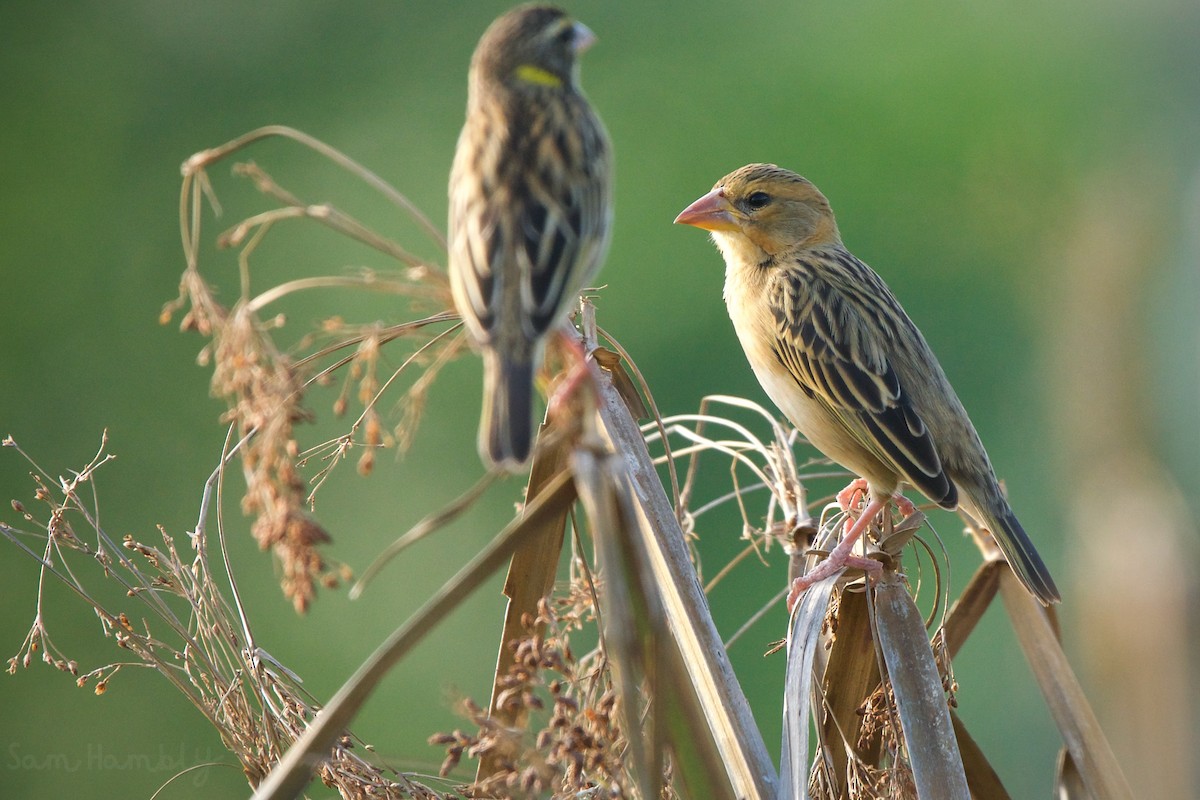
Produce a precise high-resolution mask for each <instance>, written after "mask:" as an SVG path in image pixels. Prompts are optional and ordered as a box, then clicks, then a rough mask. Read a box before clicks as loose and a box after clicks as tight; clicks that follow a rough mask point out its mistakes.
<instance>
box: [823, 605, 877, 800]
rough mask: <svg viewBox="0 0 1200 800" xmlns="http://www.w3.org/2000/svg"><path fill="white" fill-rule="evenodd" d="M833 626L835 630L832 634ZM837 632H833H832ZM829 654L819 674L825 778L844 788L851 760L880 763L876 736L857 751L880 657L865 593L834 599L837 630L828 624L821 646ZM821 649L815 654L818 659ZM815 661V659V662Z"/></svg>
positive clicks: (873, 689) (874, 688)
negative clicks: (820, 679)
mask: <svg viewBox="0 0 1200 800" xmlns="http://www.w3.org/2000/svg"><path fill="white" fill-rule="evenodd" d="M831 628H833V630H831ZM834 631H836V632H834ZM831 639H832V645H831V646H830V647H829V655H828V658H827V660H826V662H825V664H824V669H823V670H822V669H821V666H820V664H818V667H817V670H818V674H822V676H823V680H822V687H823V689H824V704H825V708H826V709H827V713H826V714H825V715H824V718H823V719H822V720H821V722H820V736H821V743H822V744H823V745H824V751H825V754H826V758H827V759H828V765H827V766H828V767H829V778H830V780H831V782H832V781H833V780H836V781H838V783H839V784H843V783H844V782H845V780H846V777H845V776H846V775H847V772H846V767H847V763H848V762H849V761H850V760H851V759H856V760H861V761H863V762H865V763H868V764H877V763H878V762H879V751H880V747H881V742H880V737H877V736H873V737H870V742H869V743H868V744H867V747H866V749H865V750H864V749H863V748H860V744H862V743H860V742H859V738H860V734H861V732H862V727H863V721H864V714H862V713H861V710H862V707H863V701H864V700H866V699H867V697H868V696H870V695H871V694H872V693H873V692H874V691H875V690H876V689H877V688H878V687H879V658H878V656H877V655H876V652H875V640H874V638H873V637H872V635H871V611H870V608H869V607H868V602H867V596H866V594H864V593H863V592H857V591H843V592H842V594H841V596H840V597H839V598H838V603H837V619H836V627H834V626H833V625H830V626H826V628H825V630H824V631H823V636H822V644H823V645H824V644H828V643H829V641H830V640H831ZM823 651H824V647H822V649H821V650H818V651H817V655H818V657H819V656H821V654H822V652H823ZM818 660H819V659H818Z"/></svg>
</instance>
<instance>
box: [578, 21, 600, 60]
mask: <svg viewBox="0 0 1200 800" xmlns="http://www.w3.org/2000/svg"><path fill="white" fill-rule="evenodd" d="M574 27H575V41H574V46H575V54H576V55H579V54H580V53H583V52H585V51H587V49H588V48H589V47H591V46H592V45H594V44H595V43H596V38H597V37H596V34H594V33H592V29H591V28H589V27H588V26H587V25H584V24H583V23H582V22H576V23H575V26H574Z"/></svg>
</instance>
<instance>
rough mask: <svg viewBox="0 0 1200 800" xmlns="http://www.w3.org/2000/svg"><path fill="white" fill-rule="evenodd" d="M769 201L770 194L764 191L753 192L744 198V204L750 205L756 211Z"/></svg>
mask: <svg viewBox="0 0 1200 800" xmlns="http://www.w3.org/2000/svg"><path fill="white" fill-rule="evenodd" d="M769 202H771V195H769V194H767V193H766V192H754V193H753V194H751V195H750V196H749V197H747V198H746V205H748V206H750V208H751V209H753V210H754V211H757V210H758V209H760V208H762V207H763V206H765V205H766V204H767V203H769Z"/></svg>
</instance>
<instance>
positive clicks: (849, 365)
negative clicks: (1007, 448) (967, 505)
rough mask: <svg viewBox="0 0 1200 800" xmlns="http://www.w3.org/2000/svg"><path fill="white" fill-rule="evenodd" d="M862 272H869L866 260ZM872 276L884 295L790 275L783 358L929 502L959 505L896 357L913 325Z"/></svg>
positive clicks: (778, 311)
mask: <svg viewBox="0 0 1200 800" xmlns="http://www.w3.org/2000/svg"><path fill="white" fill-rule="evenodd" d="M847 255H848V254H847ZM850 258H853V257H852V256H851V257H850ZM801 266H802V267H803V265H801ZM855 266H860V267H861V268H862V269H863V270H867V267H866V266H865V265H862V264H861V262H858V263H857V264H855ZM868 272H869V270H868ZM856 277H858V278H863V277H866V275H865V274H863V275H857V276H856ZM869 277H870V279H872V282H874V281H878V283H879V286H878V287H876V288H882V289H883V293H882V295H881V294H880V292H879V291H869V292H868V291H856V290H855V288H854V283H853V282H849V281H848V282H845V283H844V284H843V283H841V282H839V283H838V284H835V283H833V282H832V281H831V280H828V279H826V278H822V277H818V276H814V275H812V274H811V273H805V271H804V270H801V271H800V272H782V273H781V278H780V280H779V281H778V283H777V284H776V286H775V296H774V297H773V298H772V304H771V307H772V309H773V310H774V312H775V322H776V326H775V332H776V342H775V353H776V356H777V357H778V359H779V361H780V363H781V364H782V365H783V366H784V367H785V368H786V369H787V370H788V372H790V373H791V375H792V377H793V378H794V379H795V380H796V383H797V384H799V386H800V388H801V389H802V390H803V391H804V392H805V394H807V395H808V396H809V397H810V398H812V399H814V400H816V401H817V402H820V403H821V404H822V405H824V406H825V407H826V409H827V410H829V411H830V412H831V413H832V414H833V415H834V416H835V417H836V418H838V419H839V420H840V421H841V422H842V423H843V425H844V426H845V428H846V430H847V431H848V432H849V433H850V434H851V435H853V436H854V437H855V439H856V440H858V441H859V442H860V443H861V444H862V445H863V446H864V447H865V448H866V449H867V450H868V451H870V452H871V453H873V454H874V455H875V456H876V457H877V458H879V459H880V460H881V461H882V462H883V463H885V464H889V465H891V466H892V467H893V468H894V469H895V470H896V472H897V473H899V474H900V475H902V476H904V478H905V479H906V480H907V481H908V482H909V483H910V484H912V485H913V486H914V487H916V488H917V489H918V490H919V491H921V492H922V493H923V494H924V495H926V496H927V497H929V499H931V500H933V501H935V502H937V503H939V504H941V505H945V506H947V507H952V506H953V505H954V504H955V503H956V502H957V490H956V489H955V487H954V484H953V483H952V482H951V480H950V478H949V476H948V475H947V474H946V471H945V469H944V468H943V466H942V461H941V458H940V457H939V455H938V451H937V445H936V443H935V442H934V441H933V437H932V436H931V435H930V432H929V428H928V426H927V425H926V424H925V421H924V420H923V419H922V418H921V415H920V414H919V413H918V410H917V409H916V408H915V407H914V405H913V402H912V397H911V395H910V394H909V393H908V392H906V390H905V387H904V386H903V384H902V383H901V380H900V377H899V375H898V374H897V371H896V369H895V364H894V363H893V360H894V356H895V353H894V352H889V350H893V349H894V348H896V347H902V346H903V344H901V342H902V341H903V337H901V336H898V335H897V334H898V332H899V331H898V328H899V326H903V325H908V326H911V325H912V323H911V322H910V321H909V320H908V319H907V317H905V316H904V314H903V312H902V311H900V310H899V309H898V308H896V309H892V308H890V307H889V306H888V301H889V300H890V298H891V295H890V293H889V292H887V289H886V287H883V285H882V281H879V279H878V277H877V276H875V275H874V273H870V275H869ZM891 302H894V301H891Z"/></svg>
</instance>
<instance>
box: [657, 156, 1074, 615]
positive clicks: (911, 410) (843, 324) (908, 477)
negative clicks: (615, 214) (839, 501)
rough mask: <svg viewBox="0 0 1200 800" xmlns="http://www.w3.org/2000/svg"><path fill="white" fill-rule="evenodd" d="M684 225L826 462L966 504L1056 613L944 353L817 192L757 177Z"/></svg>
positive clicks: (752, 353)
mask: <svg viewBox="0 0 1200 800" xmlns="http://www.w3.org/2000/svg"><path fill="white" fill-rule="evenodd" d="M676 221H677V222H681V223H686V224H690V225H695V226H697V227H701V228H704V229H706V230H709V231H711V232H712V236H713V240H714V241H715V242H716V244H717V247H718V248H719V249H720V250H721V253H722V255H723V256H724V257H725V264H726V272H725V302H726V305H727V306H728V309H729V316H730V318H731V319H732V321H733V325H734V329H735V330H736V331H737V334H738V338H739V339H740V340H741V343H742V347H743V348H744V349H745V351H746V356H747V358H748V360H749V361H750V366H751V367H752V368H753V370H754V373H755V375H756V376H757V377H758V379H759V382H760V383H762V385H763V388H764V389H765V390H766V392H767V394H768V395H769V396H770V398H771V399H772V400H773V401H774V402H775V404H776V405H777V406H779V408H780V409H781V410H782V411H783V413H784V414H785V415H787V417H788V419H790V420H791V422H792V423H793V424H794V425H795V426H796V427H797V428H798V429H799V430H800V431H801V432H802V433H803V434H804V435H805V436H806V437H807V438H808V439H809V441H811V442H812V443H813V445H815V446H816V447H817V449H819V450H820V451H821V452H823V453H825V454H826V455H827V456H829V457H830V458H832V459H833V460H834V461H836V462H838V463H839V464H841V465H842V466H844V467H846V468H847V469H849V470H850V471H852V472H854V473H855V474H857V475H860V476H861V477H863V478H864V479H865V480H866V481H867V485H868V487H869V490H870V494H871V496H872V498H876V499H886V498H889V497H891V496H892V495H894V494H895V493H896V492H897V491H898V490H899V488H900V484H901V483H908V484H910V485H912V486H914V487H915V488H917V489H918V490H919V491H921V492H922V493H923V494H925V495H926V496H927V497H929V498H930V499H931V500H933V501H934V502H936V503H938V504H939V505H941V506H943V507H945V508H949V509H953V508H956V507H957V506H959V505H960V504H961V505H962V506H963V507H964V508H965V509H966V510H967V512H968V513H969V514H970V515H971V516H972V517H973V518H975V519H976V520H977V521H979V522H980V523H982V525H983V526H984V527H986V528H987V529H988V530H989V531H990V532H991V533H992V535H993V537H994V538H995V539H996V542H997V543H998V544H999V545H1000V548H1001V550H1003V552H1004V554H1005V556H1006V557H1007V559H1008V562H1009V564H1011V565H1012V567H1013V570H1014V571H1015V572H1016V574H1017V576H1018V577H1019V578H1020V579H1021V581H1022V582H1023V583H1024V584H1025V585H1026V586H1027V587H1028V588H1029V590H1030V591H1031V592H1032V593H1033V594H1034V595H1036V596H1037V597H1038V599H1039V600H1041V601H1042V602H1043V603H1051V602H1057V601H1058V599H1059V594H1058V589H1057V588H1056V587H1055V585H1054V581H1053V580H1052V579H1051V577H1050V573H1049V571H1048V570H1047V569H1046V565H1045V564H1044V563H1042V560H1041V557H1040V556H1039V555H1038V553H1037V551H1036V550H1035V549H1034V546H1033V543H1032V542H1031V541H1030V540H1029V537H1028V536H1027V535H1026V534H1025V531H1024V529H1023V528H1022V527H1021V524H1020V523H1019V522H1018V521H1017V518H1016V516H1015V515H1014V514H1013V511H1012V509H1011V508H1010V507H1009V505H1008V502H1007V501H1006V500H1005V498H1004V496H1003V494H1002V493H1001V491H1000V485H999V482H998V481H997V480H996V475H995V472H994V471H993V470H992V465H991V462H990V461H989V460H988V456H987V452H986V451H985V450H984V448H983V444H982V443H981V442H980V440H979V436H978V434H977V433H976V432H975V428H974V426H973V425H972V424H971V420H970V419H969V418H968V417H967V412H966V411H965V410H964V409H963V406H962V403H961V402H959V399H958V397H957V395H955V393H954V389H953V388H952V387H951V386H950V382H949V381H948V380H947V379H946V375H945V373H944V372H943V371H942V368H941V366H940V365H939V364H938V361H937V359H936V358H935V357H934V355H933V351H932V350H930V348H929V345H928V344H927V343H926V342H925V338H924V337H923V336H922V335H921V332H920V331H919V330H917V327H916V325H914V324H913V322H912V320H910V319H909V317H908V315H907V314H905V313H904V309H902V308H901V307H900V304H899V302H898V301H897V300H896V298H895V296H894V295H893V294H892V293H891V291H890V290H889V289H888V287H887V285H886V284H885V283H884V282H883V279H882V278H880V277H879V275H877V274H876V273H875V272H874V271H873V270H871V268H870V267H868V266H867V265H866V264H864V263H863V262H862V261H860V260H858V259H857V258H855V257H854V255H852V254H851V253H850V252H849V251H848V250H846V248H845V247H844V246H843V245H842V239H841V234H840V233H839V232H838V228H837V223H836V221H835V219H834V216H833V212H832V210H831V209H830V207H829V201H828V200H826V199H825V196H824V195H822V194H821V193H820V191H818V190H817V188H816V187H815V186H813V185H812V184H811V183H810V182H808V181H807V180H805V179H804V178H802V177H800V176H799V175H796V174H795V173H793V172H789V171H787V170H784V169H780V168H779V167H776V166H774V165H772V164H751V165H748V166H745V167H742V168H741V169H739V170H736V171H735V172H732V173H730V174H729V175H727V176H725V177H724V178H722V179H721V180H720V181H718V182H717V185H716V187H715V188H714V189H713V191H711V192H709V193H708V194H707V195H705V196H704V197H702V198H700V199H699V200H697V201H696V202H695V203H693V204H692V205H691V206H689V207H688V208H687V209H685V210H684V211H683V213H681V214H680V215H679V217H678V218H677V219H676Z"/></svg>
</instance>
